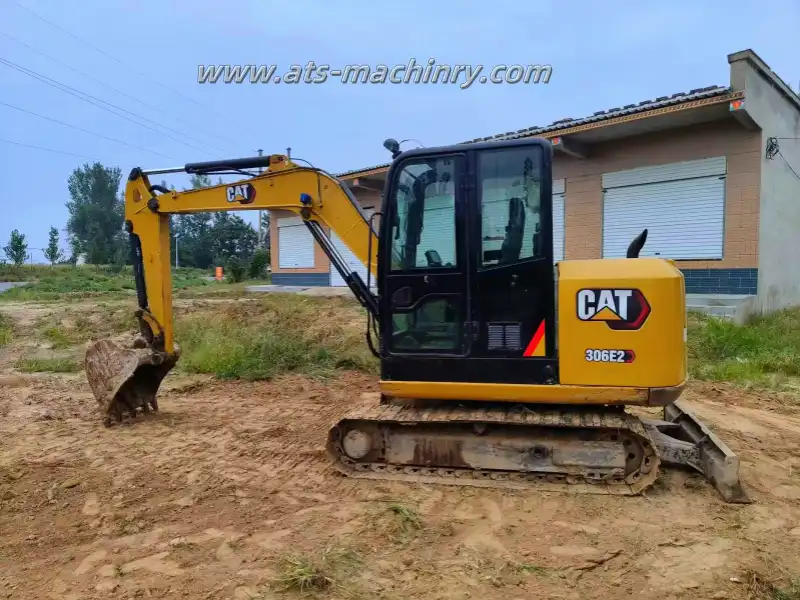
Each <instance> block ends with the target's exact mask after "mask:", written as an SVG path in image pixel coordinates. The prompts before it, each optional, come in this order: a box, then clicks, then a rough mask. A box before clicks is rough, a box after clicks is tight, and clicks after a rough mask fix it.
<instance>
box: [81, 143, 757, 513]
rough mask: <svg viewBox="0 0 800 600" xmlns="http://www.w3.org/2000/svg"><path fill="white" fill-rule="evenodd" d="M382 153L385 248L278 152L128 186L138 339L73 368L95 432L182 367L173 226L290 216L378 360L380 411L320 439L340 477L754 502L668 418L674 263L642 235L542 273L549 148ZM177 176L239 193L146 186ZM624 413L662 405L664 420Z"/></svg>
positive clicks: (725, 465)
mask: <svg viewBox="0 0 800 600" xmlns="http://www.w3.org/2000/svg"><path fill="white" fill-rule="evenodd" d="M390 141H391V140H387V144H385V146H386V147H387V148H388V149H390V150H391V151H392V154H393V159H394V162H393V163H392V166H391V168H390V170H389V173H388V176H387V185H386V188H385V190H384V195H383V203H382V209H381V213H380V214H381V219H380V235H379V234H378V232H377V231H376V230H375V229H374V228H373V227H372V224H371V222H370V220H368V219H367V217H366V215H365V214H364V212H363V210H362V209H361V207H360V205H359V203H358V201H357V200H356V199H355V198H354V197H353V195H352V194H351V193H350V191H349V190H348V188H347V187H346V186H345V185H344V184H343V183H342V182H341V181H339V180H338V179H337V178H336V177H334V176H332V175H330V174H329V173H327V172H325V171H323V170H321V169H317V168H314V167H307V166H301V165H298V164H297V163H296V162H293V161H292V160H290V159H289V157H287V156H284V155H280V154H277V155H271V156H265V157H260V156H259V157H252V158H240V159H232V160H224V161H214V162H203V163H190V164H187V165H185V166H184V167H180V168H176V169H161V170H158V169H156V170H150V171H146V170H142V169H139V168H137V169H134V170H133V171H131V173H130V175H129V177H128V181H127V184H126V190H125V225H126V228H127V231H128V235H129V237H130V243H131V250H132V262H133V266H134V277H135V280H136V291H137V301H138V305H139V307H138V311H137V316H138V319H139V326H140V333H141V337H140V338H139V339H138V340H137V342H136V343H135V344H134V347H133V348H130V349H126V348H120V347H119V346H117V345H116V344H113V343H112V342H110V341H109V340H101V341H99V342H97V343H96V344H94V345H93V346H91V347H90V348H89V349H88V350H87V354H86V374H87V378H88V379H89V383H90V385H91V387H92V390H93V392H94V394H95V397H96V398H97V400H98V402H99V403H100V406H101V410H102V411H103V413H104V415H105V422H106V424H107V425H111V424H112V423H113V421H115V420H116V421H121V420H122V419H123V418H124V417H125V415H126V414H127V415H128V416H130V417H135V416H136V414H137V413H138V412H139V411H142V412H147V411H150V410H158V402H157V399H156V396H157V392H158V389H159V386H160V385H161V382H162V380H163V378H164V377H165V376H166V375H167V373H168V372H169V371H170V369H172V368H173V366H174V365H175V364H176V362H177V361H178V359H179V357H180V348H179V346H178V344H177V343H176V340H175V335H174V328H173V317H172V283H171V279H172V278H171V266H170V260H169V257H170V230H169V223H170V216H171V215H174V214H188V213H194V212H218V211H230V210H237V211H238V210H263V209H266V210H282V211H289V212H292V213H295V214H297V215H299V216H300V217H301V218H302V220H303V222H304V223H305V225H306V227H307V228H308V229H309V231H310V232H311V234H312V236H313V237H314V239H315V240H316V242H317V243H318V244H319V245H320V247H321V248H322V250H323V251H324V252H325V254H326V255H327V256H328V257H329V258H330V260H331V263H332V264H333V266H334V267H335V268H336V269H337V270H338V271H339V273H340V275H341V276H342V277H343V279H344V280H345V282H346V283H347V285H348V286H349V288H350V290H351V291H352V292H353V294H354V296H355V297H356V299H357V300H358V301H359V302H360V303H361V305H362V306H364V307H365V309H366V310H367V312H368V313H369V320H368V328H367V342H368V344H369V345H370V349H371V350H372V351H373V353H374V354H375V356H376V357H379V358H380V360H381V403H380V405H379V406H375V407H369V408H361V409H356V410H354V411H353V412H351V413H350V414H348V415H345V416H343V417H342V418H340V419H339V420H338V421H337V422H336V423H334V424H333V425H332V427H331V429H330V430H329V434H328V440H327V451H328V454H329V456H330V458H331V460H332V462H333V464H334V466H335V468H337V469H338V470H339V471H340V472H342V473H344V474H346V475H347V476H350V477H360V478H368V479H375V478H381V479H386V478H388V479H402V480H411V481H432V482H441V483H449V484H459V485H463V484H467V485H501V486H512V487H520V486H521V487H527V486H530V485H546V486H547V487H548V489H553V488H554V487H555V488H558V489H564V490H572V491H580V492H595V493H613V494H623V495H630V494H638V493H640V492H641V491H642V490H644V489H646V488H647V487H648V486H650V485H652V483H653V482H654V481H655V479H656V477H657V473H658V469H659V466H660V465H661V464H672V465H674V464H679V465H683V466H686V467H689V468H692V469H694V470H696V471H699V472H701V473H702V474H704V475H705V476H706V477H707V478H709V479H710V480H711V481H712V482H713V483H714V485H715V486H716V487H717V489H718V490H719V491H720V493H721V494H722V495H723V497H724V498H725V499H726V500H728V501H730V502H747V501H749V499H748V498H747V495H746V494H745V493H744V491H743V490H742V488H741V486H740V485H739V481H738V461H737V460H736V457H735V456H734V455H733V453H732V452H731V451H730V450H729V449H728V448H727V447H726V446H725V445H724V444H723V443H722V442H721V441H720V440H718V439H717V438H716V436H714V435H713V434H711V433H710V432H709V431H708V429H707V428H706V427H705V426H704V425H702V424H701V423H699V422H698V421H697V420H696V419H695V418H694V417H693V416H692V415H691V413H690V412H689V411H687V410H685V409H684V408H683V407H681V406H680V405H679V404H678V402H677V400H678V398H679V396H680V394H681V392H682V390H683V387H684V384H685V381H686V378H687V365H686V361H687V355H686V305H685V288H684V282H683V275H682V274H681V272H680V271H679V270H678V269H677V268H676V267H675V265H674V264H673V263H672V262H671V261H668V260H662V259H659V258H639V253H640V251H641V249H642V247H643V245H644V243H645V240H646V234H647V232H646V230H645V232H643V233H642V234H641V235H639V236H638V237H637V238H636V239H635V240H634V241H633V242H632V243H631V246H630V248H629V249H628V253H627V256H626V257H624V258H623V257H620V258H614V259H601V260H582V261H566V262H562V263H559V264H557V265H555V270H554V260H553V236H552V229H553V215H552V188H551V184H552V173H551V168H552V165H551V160H552V148H551V147H550V145H549V143H548V142H546V141H544V140H541V139H520V140H510V141H504V142H491V143H490V142H485V143H474V144H468V145H457V146H449V147H442V148H423V149H416V150H411V151H408V152H403V153H400V152H399V150H398V149H397V147H396V146H397V144H396V143H391V144H390V143H388V142H390ZM261 168H265V169H266V170H265V171H264V172H263V173H252V172H249V171H248V169H261ZM172 172H184V173H192V174H209V175H210V174H230V173H235V174H242V175H244V176H245V178H243V179H241V180H239V181H236V182H234V183H224V184H220V185H215V186H210V187H207V188H202V189H198V190H188V191H183V192H178V191H173V190H168V189H166V188H163V187H161V186H159V185H153V184H151V182H150V180H149V177H150V176H152V175H158V174H162V173H172ZM328 231H333V232H335V233H336V234H337V236H338V237H339V238H340V239H341V240H342V241H343V243H344V244H345V245H346V246H347V247H348V248H349V249H350V251H351V252H352V253H353V254H354V255H355V256H356V257H357V258H358V259H359V260H360V261H361V262H362V263H363V264H364V265H365V266H366V267H367V272H368V281H366V282H365V281H364V280H363V279H362V278H361V276H360V275H359V274H358V273H357V272H355V271H354V270H353V269H352V268H351V267H350V266H349V265H348V263H347V262H346V260H345V259H344V258H343V257H342V256H341V254H340V253H339V251H338V250H337V249H336V246H335V245H334V244H333V243H332V242H331V240H330V238H329V237H328ZM637 233H638V232H637ZM554 271H555V273H554ZM371 278H374V279H375V281H376V282H377V286H376V289H377V292H375V293H374V292H373V291H372V289H371V287H370V285H369V283H370V282H369V280H370V279H371ZM371 325H374V327H375V331H376V333H377V335H378V336H379V343H378V344H377V348H378V350H376V345H375V344H373V342H372V337H371V335H370V326H371ZM627 405H640V406H659V407H663V408H664V418H663V420H658V419H643V418H639V417H636V416H633V415H631V414H629V413H627V412H626V410H625V407H626V406H627Z"/></svg>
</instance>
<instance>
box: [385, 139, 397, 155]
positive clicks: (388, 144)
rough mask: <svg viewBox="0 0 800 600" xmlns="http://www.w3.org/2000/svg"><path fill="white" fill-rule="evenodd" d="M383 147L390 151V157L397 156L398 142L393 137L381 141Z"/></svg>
mask: <svg viewBox="0 0 800 600" xmlns="http://www.w3.org/2000/svg"><path fill="white" fill-rule="evenodd" d="M383 147H384V148H386V149H387V150H388V151H389V152H391V153H392V158H397V156H398V155H399V154H400V143H399V142H398V141H397V140H396V139H394V138H388V139H386V140H385V141H384V142H383Z"/></svg>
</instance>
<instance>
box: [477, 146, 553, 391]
mask: <svg viewBox="0 0 800 600" xmlns="http://www.w3.org/2000/svg"><path fill="white" fill-rule="evenodd" d="M470 158H471V160H470V170H471V171H472V172H473V173H474V182H475V184H474V187H473V189H472V193H471V194H470V205H471V208H472V210H471V214H473V215H476V218H475V219H473V222H472V223H471V227H470V239H471V240H474V243H473V244H472V245H471V246H472V247H471V254H472V256H473V258H474V260H473V261H472V265H473V269H472V272H471V273H470V280H471V297H472V309H473V315H474V318H475V320H476V321H477V322H478V324H479V333H478V336H477V340H476V341H475V343H474V344H473V348H472V357H473V359H475V360H473V361H472V363H473V365H474V366H473V367H472V372H473V377H474V378H475V379H479V380H481V381H486V382H491V381H497V382H508V383H545V382H547V381H552V380H553V378H554V377H555V376H556V374H557V373H556V367H557V362H556V344H555V335H556V330H555V289H554V287H555V283H554V279H555V267H554V263H553V236H552V229H553V226H552V189H551V186H552V183H551V177H552V176H551V158H550V152H549V148H547V147H546V146H544V145H540V144H532V143H525V144H518V145H507V146H504V147H498V148H496V149H482V150H479V151H476V152H474V153H473V154H472V155H471V157H470Z"/></svg>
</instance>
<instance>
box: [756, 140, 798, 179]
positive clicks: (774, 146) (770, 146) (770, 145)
mask: <svg viewBox="0 0 800 600" xmlns="http://www.w3.org/2000/svg"><path fill="white" fill-rule="evenodd" d="M796 139H800V138H777V137H769V138H767V148H766V152H765V155H766V156H765V158H766V159H767V160H772V159H773V158H775V157H776V156H780V157H781V160H782V161H783V162H784V163H785V164H786V166H787V167H788V168H789V170H790V171H791V172H792V175H794V176H795V177H796V178H797V179H800V175H798V174H797V171H795V170H794V167H792V165H791V164H790V163H789V161H788V160H786V157H785V156H784V155H783V153H782V152H781V147H780V144H778V140H796Z"/></svg>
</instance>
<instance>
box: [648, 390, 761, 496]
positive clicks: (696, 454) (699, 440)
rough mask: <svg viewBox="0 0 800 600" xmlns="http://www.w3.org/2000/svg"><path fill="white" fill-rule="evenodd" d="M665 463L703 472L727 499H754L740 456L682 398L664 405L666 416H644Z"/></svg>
mask: <svg viewBox="0 0 800 600" xmlns="http://www.w3.org/2000/svg"><path fill="white" fill-rule="evenodd" d="M643 421H644V423H645V426H646V427H647V430H648V432H649V433H650V437H651V438H652V439H653V441H654V442H655V444H656V447H657V448H658V453H659V455H660V456H661V460H662V461H663V462H664V464H667V465H674V466H682V467H689V468H691V469H694V470H695V471H698V472H699V473H701V474H702V475H703V476H704V477H705V478H706V479H707V480H708V481H709V482H710V483H711V485H713V486H714V488H716V490H717V491H718V492H719V493H720V495H721V496H722V498H723V499H724V500H725V502H729V503H731V504H749V503H751V502H752V500H751V499H750V497H749V496H748V495H747V493H746V492H745V491H744V488H743V487H742V484H741V483H740V481H739V457H738V456H736V455H735V454H734V453H733V452H732V451H731V449H730V448H728V446H727V445H725V443H724V442H723V441H722V440H720V439H719V438H718V437H717V436H716V435H714V432H713V431H711V430H710V429H709V428H708V427H707V426H706V425H705V424H703V423H702V422H701V421H700V420H699V419H698V418H697V417H695V416H694V415H693V414H692V413H691V411H689V410H688V409H687V408H686V407H685V406H684V405H683V404H682V403H681V402H680V401H677V402H675V403H673V404H671V405H669V406H667V407H665V408H664V420H663V421H657V420H651V419H643Z"/></svg>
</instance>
